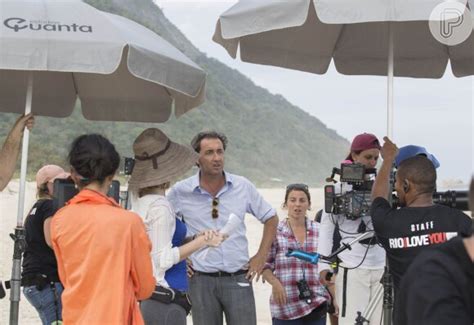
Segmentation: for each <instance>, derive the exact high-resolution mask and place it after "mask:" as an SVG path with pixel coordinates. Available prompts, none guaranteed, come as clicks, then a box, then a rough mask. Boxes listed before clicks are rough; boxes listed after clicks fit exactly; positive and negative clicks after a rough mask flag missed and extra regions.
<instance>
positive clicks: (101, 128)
mask: <svg viewBox="0 0 474 325" xmlns="http://www.w3.org/2000/svg"><path fill="white" fill-rule="evenodd" d="M86 2H87V3H89V4H91V5H93V6H95V7H96V8H98V9H100V10H104V11H109V12H112V13H115V14H119V15H122V16H125V17H128V18H130V19H132V20H135V21H137V22H138V23H140V24H142V25H145V26H147V27H148V28H150V29H152V30H153V31H155V32H156V33H158V34H159V35H161V36H162V37H163V38H165V39H166V40H168V41H169V42H170V43H172V44H173V45H175V46H176V47H177V48H179V49H180V50H181V51H182V52H184V53H185V54H186V55H187V56H188V57H189V58H191V59H192V60H193V61H194V62H196V63H197V64H198V65H199V66H201V67H202V68H203V69H204V70H206V71H207V73H208V79H207V100H206V102H205V103H204V104H203V105H202V106H200V107H198V108H196V109H194V110H192V111H190V112H189V113H187V114H185V115H184V116H182V117H180V118H179V119H176V118H171V120H170V121H168V122H166V123H164V124H154V125H153V124H144V123H123V122H120V123H118V122H93V121H87V120H85V119H84V118H83V117H82V114H81V112H80V108H79V107H78V108H77V109H76V110H75V112H74V113H73V115H72V116H70V117H68V118H64V119H57V118H45V117H37V120H36V121H37V123H36V126H35V128H34V129H33V131H32V135H31V137H30V141H31V142H30V151H29V172H30V174H33V173H34V172H35V171H36V170H37V169H38V168H39V167H41V165H43V164H47V163H57V164H61V165H66V163H65V157H66V156H67V151H68V146H69V144H70V143H71V141H72V140H73V139H74V137H75V136H77V135H79V134H83V133H86V132H99V133H102V134H104V135H105V136H107V137H108V138H109V139H111V140H112V142H113V143H114V144H115V145H116V146H117V148H118V150H119V152H120V153H121V154H122V155H123V156H131V154H132V149H131V146H132V143H133V140H134V139H135V137H136V136H137V135H138V134H139V133H140V132H141V131H143V130H144V129H145V128H147V127H150V126H155V127H159V128H161V129H163V131H164V132H166V133H167V134H168V135H169V136H170V138H171V139H172V140H174V141H178V142H181V143H189V142H190V140H191V139H192V137H193V136H194V135H195V134H196V133H197V132H199V131H202V130H205V129H215V130H217V131H220V132H223V133H225V134H226V135H227V137H228V138H229V147H228V149H227V153H226V169H227V170H228V171H231V172H233V173H237V174H240V175H244V176H246V177H248V178H249V179H251V180H252V181H254V182H255V183H256V184H257V185H258V186H268V187H281V186H284V185H285V184H287V183H290V182H305V183H308V184H310V185H313V186H316V185H321V184H322V183H323V182H324V178H325V177H327V176H328V175H329V173H330V171H331V168H332V167H333V165H335V164H337V163H338V162H339V161H341V160H342V159H343V157H344V154H345V153H346V151H347V148H348V146H349V144H348V142H347V141H346V140H345V139H343V138H342V137H340V136H339V135H338V134H337V133H336V132H335V131H334V130H331V129H328V128H327V127H326V126H325V125H324V124H323V123H321V121H319V120H318V119H317V118H315V117H313V116H311V115H309V114H308V113H306V112H304V111H303V110H301V109H300V108H298V107H296V106H294V105H292V104H291V103H289V102H288V101H287V100H286V99H285V98H283V97H282V96H280V95H273V94H270V93H269V92H268V91H267V90H265V89H263V88H261V87H258V86H256V85H255V84H254V83H253V82H252V81H251V80H250V79H248V78H247V77H245V76H244V75H242V74H241V73H239V72H238V71H237V70H234V69H231V68H229V67H227V66H226V65H224V64H222V63H221V62H219V61H217V60H215V59H213V58H209V57H207V56H206V55H205V54H204V53H202V52H200V51H199V50H198V49H197V48H196V47H194V46H193V45H192V44H191V43H190V42H189V40H187V39H186V37H185V36H184V35H183V34H182V33H181V32H180V31H179V30H178V29H177V28H176V27H175V26H174V25H173V24H172V23H171V22H170V21H169V20H168V19H167V18H166V17H165V16H164V14H163V12H162V11H161V10H160V9H159V8H158V7H157V6H156V5H155V4H154V3H153V1H152V0H87V1H86ZM216 19H217V17H216ZM211 36H212V35H209V41H210V42H211ZM14 118H15V117H14V116H12V115H11V114H2V118H1V119H0V130H1V131H0V136H1V137H2V138H3V137H4V136H5V134H6V133H7V130H8V129H9V128H10V127H11V125H12V123H13V120H14Z"/></svg>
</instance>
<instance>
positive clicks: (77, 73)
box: [0, 0, 206, 324]
mask: <svg viewBox="0 0 474 325" xmlns="http://www.w3.org/2000/svg"><path fill="white" fill-rule="evenodd" d="M205 79H206V73H205V72H204V71H203V70H202V69H201V68H199V67H198V66H197V65H196V64H195V63H193V62H192V61H191V60H190V59H188V58H187V57H186V56H185V55H184V54H182V53H181V52H180V51H179V50H177V49H176V48H174V47H173V46H172V45H170V44H169V43H168V42H167V41H165V40H164V39H162V38H161V37H160V36H158V35H157V34H155V33H154V32H152V31H151V30H149V29H147V28H145V27H143V26H141V25H139V24H137V23H135V22H133V21H131V20H128V19H126V18H123V17H120V16H117V15H113V14H109V13H105V12H102V11H99V10H97V9H95V8H94V7H92V6H90V5H88V4H86V3H83V2H82V1H79V0H0V111H1V112H14V113H23V112H25V113H29V112H30V111H31V112H33V113H34V114H35V115H42V116H53V117H65V116H69V115H70V114H71V113H72V110H73V108H74V105H75V102H76V100H77V98H79V99H80V102H81V106H82V112H83V114H84V116H85V117H86V118H87V119H90V120H102V121H138V122H164V121H166V120H168V118H169V117H170V115H171V112H172V107H174V111H175V114H176V116H180V115H182V114H184V113H186V112H187V111H188V110H190V109H191V108H193V107H196V106H198V105H200V104H202V103H203V102H204V97H205ZM25 101H26V105H25ZM28 142H29V132H28V130H25V133H24V137H23V146H22V158H21V159H22V161H21V174H20V190H19V203H18V215H17V228H16V230H15V233H16V240H15V250H14V263H13V264H14V265H13V272H12V273H13V274H12V293H11V298H10V300H11V301H12V306H11V313H10V323H11V324H16V323H17V322H18V302H19V298H20V291H19V289H20V286H19V281H20V261H21V244H22V241H21V239H22V238H23V237H22V236H24V232H23V228H22V223H23V222H22V220H23V212H24V198H25V181H26V169H27V165H26V164H27V155H28Z"/></svg>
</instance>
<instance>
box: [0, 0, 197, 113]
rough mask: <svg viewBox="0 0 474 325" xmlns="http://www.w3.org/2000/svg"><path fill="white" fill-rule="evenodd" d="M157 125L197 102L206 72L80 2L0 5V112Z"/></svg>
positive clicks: (138, 29)
mask: <svg viewBox="0 0 474 325" xmlns="http://www.w3.org/2000/svg"><path fill="white" fill-rule="evenodd" d="M31 77H32V81H33V87H32V89H33V94H32V111H33V113H34V114H35V115H44V116H53V117H65V116H69V115H70V114H71V112H72V110H73V108H74V104H75V102H76V99H77V97H79V98H80V100H81V106H82V111H83V114H84V116H85V117H86V118H87V119H90V120H107V121H137V122H164V121H166V120H168V118H169V117H170V114H171V110H172V106H173V103H174V107H175V113H176V115H177V116H180V115H182V114H184V113H185V112H187V111H188V110H190V109H191V108H193V107H196V106H198V105H200V104H201V103H203V101H204V98H205V79H206V73H205V72H204V71H203V70H202V69H201V68H199V66H197V65H196V64H195V63H193V62H192V61H191V60H190V59H188V58H187V57H186V56H185V55H184V54H182V53H181V52H180V51H179V50H177V49H176V48H174V47H173V46H172V45H171V44H169V43H168V42H167V41H165V40H164V39H162V38H161V37H160V36H158V35H157V34H155V33H154V32H152V31H151V30H149V29H147V28H145V27H143V26H141V25H139V24H137V23H135V22H133V21H131V20H128V19H126V18H123V17H121V16H117V15H113V14H109V13H106V12H102V11H99V10H97V9H95V8H93V7H92V6H90V5H88V4H86V3H83V2H82V1H79V0H55V1H53V0H0V111H2V112H15V113H22V112H24V110H25V97H26V92H27V89H28V80H29V78H31Z"/></svg>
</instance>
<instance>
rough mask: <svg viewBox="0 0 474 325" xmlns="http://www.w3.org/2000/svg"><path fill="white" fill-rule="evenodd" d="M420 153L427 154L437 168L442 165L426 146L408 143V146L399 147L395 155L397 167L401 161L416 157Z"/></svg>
mask: <svg viewBox="0 0 474 325" xmlns="http://www.w3.org/2000/svg"><path fill="white" fill-rule="evenodd" d="M418 155H423V156H426V158H428V159H429V160H431V162H432V163H433V165H434V166H435V168H438V167H439V166H440V163H439V161H438V159H436V157H435V156H434V155H432V154H430V153H429V152H428V150H426V148H425V147H420V146H414V145H408V146H404V147H401V148H400V149H399V151H398V155H397V156H396V157H395V167H397V168H398V166H400V163H401V162H402V161H404V160H405V159H408V158H411V157H415V156H418Z"/></svg>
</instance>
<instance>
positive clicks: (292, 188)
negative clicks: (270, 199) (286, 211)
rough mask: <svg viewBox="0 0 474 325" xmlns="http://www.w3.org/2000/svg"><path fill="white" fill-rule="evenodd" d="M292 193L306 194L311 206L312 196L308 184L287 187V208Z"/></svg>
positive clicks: (284, 204)
mask: <svg viewBox="0 0 474 325" xmlns="http://www.w3.org/2000/svg"><path fill="white" fill-rule="evenodd" d="M292 191H301V192H303V193H304V194H306V198H307V199H308V203H309V204H310V205H311V194H309V189H308V185H306V184H290V185H288V186H287V187H286V193H285V201H284V202H283V206H284V207H286V202H288V196H289V195H290V193H291V192H292Z"/></svg>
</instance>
